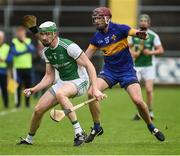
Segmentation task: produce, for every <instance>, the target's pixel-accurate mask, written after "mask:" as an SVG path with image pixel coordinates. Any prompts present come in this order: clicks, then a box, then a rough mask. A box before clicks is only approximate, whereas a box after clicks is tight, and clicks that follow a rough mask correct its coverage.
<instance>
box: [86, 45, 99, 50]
mask: <svg viewBox="0 0 180 156" xmlns="http://www.w3.org/2000/svg"><path fill="white" fill-rule="evenodd" d="M88 48H90V49H93V50H97V49H98V47H96V46H94V45H92V44H89V46H88Z"/></svg>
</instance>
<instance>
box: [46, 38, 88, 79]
mask: <svg viewBox="0 0 180 156" xmlns="http://www.w3.org/2000/svg"><path fill="white" fill-rule="evenodd" d="M82 53H83V51H82V49H81V48H80V47H79V46H78V45H77V44H75V43H74V42H72V41H70V40H68V39H63V38H58V45H57V46H56V47H55V48H50V47H47V48H45V49H44V51H43V56H44V58H45V61H46V62H47V63H50V64H51V65H52V66H53V67H54V68H55V69H56V70H57V71H58V73H59V78H60V79H61V80H63V81H68V80H74V79H78V78H85V79H87V78H88V75H87V71H86V69H85V68H84V67H82V66H80V65H78V64H77V62H76V60H77V59H78V58H79V57H80V56H81V54H82Z"/></svg>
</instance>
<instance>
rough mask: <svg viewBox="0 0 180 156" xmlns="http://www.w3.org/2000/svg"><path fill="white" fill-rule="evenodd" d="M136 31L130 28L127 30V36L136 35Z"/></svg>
mask: <svg viewBox="0 0 180 156" xmlns="http://www.w3.org/2000/svg"><path fill="white" fill-rule="evenodd" d="M136 32H137V30H136V29H134V28H131V29H130V30H129V32H128V35H129V36H136Z"/></svg>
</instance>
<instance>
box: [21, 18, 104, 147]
mask: <svg viewBox="0 0 180 156" xmlns="http://www.w3.org/2000/svg"><path fill="white" fill-rule="evenodd" d="M35 35H36V37H38V39H40V41H41V42H42V44H43V45H44V46H45V48H44V50H43V57H44V60H45V62H46V73H45V75H44V77H43V79H42V80H41V81H40V82H39V83H38V84H37V85H35V86H34V87H32V88H28V89H25V90H24V94H25V96H30V95H31V94H32V93H36V92H38V91H40V90H42V89H44V88H48V87H49V86H51V87H50V88H49V89H48V90H47V91H46V92H45V93H44V94H43V95H42V96H41V98H40V99H39V101H38V103H37V105H36V106H35V110H34V113H33V115H32V120H31V124H30V129H29V133H28V135H27V137H26V138H25V139H23V138H21V141H20V142H19V144H32V143H33V136H34V135H35V133H36V131H37V129H38V127H39V126H40V123H41V119H42V117H43V115H44V113H45V112H47V111H48V110H49V109H50V108H52V107H54V106H55V105H54V104H55V103H59V104H60V105H61V107H62V108H63V109H69V108H71V107H73V105H72V103H71V101H70V100H69V98H71V97H76V96H81V95H84V94H86V92H87V90H88V88H89V85H90V84H91V86H92V88H93V96H94V97H96V98H97V100H101V99H103V94H102V92H101V91H99V90H98V89H97V83H96V71H95V68H94V66H93V65H92V63H91V62H90V60H89V59H88V58H87V56H86V55H85V53H84V52H83V51H82V49H81V48H80V47H79V46H78V45H77V44H76V43H74V42H73V41H71V40H69V39H64V38H62V37H59V36H58V30H57V27H56V24H55V23H54V22H51V21H47V22H44V23H42V24H41V25H40V26H39V30H38V31H36V33H35ZM55 71H57V73H58V74H57V78H56V76H55V75H56V74H55ZM55 79H56V81H55ZM68 117H69V119H70V121H71V123H72V125H73V128H74V134H75V137H74V146H79V145H81V144H82V143H83V142H84V139H85V134H84V131H83V129H82V128H81V126H80V123H79V122H78V120H77V116H76V113H75V112H71V113H70V114H69V115H68ZM47 138H48V136H47ZM47 138H45V139H47Z"/></svg>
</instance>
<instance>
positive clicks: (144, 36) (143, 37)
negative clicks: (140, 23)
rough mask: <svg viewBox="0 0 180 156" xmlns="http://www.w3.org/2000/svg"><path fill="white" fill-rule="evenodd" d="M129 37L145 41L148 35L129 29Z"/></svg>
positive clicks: (144, 32)
mask: <svg viewBox="0 0 180 156" xmlns="http://www.w3.org/2000/svg"><path fill="white" fill-rule="evenodd" d="M128 35H129V36H136V37H138V38H140V39H143V40H147V39H148V33H147V32H146V31H142V30H137V29H134V28H131V29H130V30H129V33H128Z"/></svg>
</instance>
